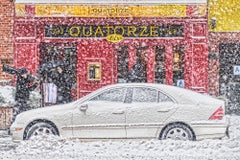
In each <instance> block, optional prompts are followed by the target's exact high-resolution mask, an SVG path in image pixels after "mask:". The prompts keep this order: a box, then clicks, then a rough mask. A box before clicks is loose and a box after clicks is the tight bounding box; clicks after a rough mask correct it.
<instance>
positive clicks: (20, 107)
mask: <svg viewBox="0 0 240 160" xmlns="http://www.w3.org/2000/svg"><path fill="white" fill-rule="evenodd" d="M16 75H17V83H16V93H15V101H16V104H15V106H14V108H13V117H12V123H13V122H14V120H15V118H16V116H17V115H18V114H19V113H21V112H24V111H27V110H29V109H30V105H29V97H30V92H31V91H33V90H35V89H36V88H37V86H38V85H39V83H40V81H39V80H37V81H36V82H35V83H33V81H34V80H33V78H32V77H31V75H29V74H28V71H27V69H26V68H21V69H19V70H18V72H17V74H16Z"/></svg>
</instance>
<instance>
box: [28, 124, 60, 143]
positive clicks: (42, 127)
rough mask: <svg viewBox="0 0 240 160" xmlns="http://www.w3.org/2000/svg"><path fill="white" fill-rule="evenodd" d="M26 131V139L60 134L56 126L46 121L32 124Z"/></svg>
mask: <svg viewBox="0 0 240 160" xmlns="http://www.w3.org/2000/svg"><path fill="white" fill-rule="evenodd" d="M26 133H27V134H26V138H25V139H26V140H28V139H30V138H31V137H33V136H38V135H58V132H57V130H56V128H55V127H53V126H52V125H50V124H48V123H45V122H37V123H35V124H33V125H31V126H30V127H29V128H28V129H27V132H26Z"/></svg>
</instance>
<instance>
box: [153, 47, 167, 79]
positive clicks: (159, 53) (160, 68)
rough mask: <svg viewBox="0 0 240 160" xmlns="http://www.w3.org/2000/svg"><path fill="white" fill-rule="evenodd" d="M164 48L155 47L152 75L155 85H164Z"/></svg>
mask: <svg viewBox="0 0 240 160" xmlns="http://www.w3.org/2000/svg"><path fill="white" fill-rule="evenodd" d="M165 68H166V65H165V47H164V46H156V47H155V65H154V75H155V83H161V84H165V83H166V71H165Z"/></svg>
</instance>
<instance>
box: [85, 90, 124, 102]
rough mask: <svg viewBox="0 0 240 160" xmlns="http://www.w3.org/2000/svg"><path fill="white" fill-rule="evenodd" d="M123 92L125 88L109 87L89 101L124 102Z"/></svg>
mask: <svg viewBox="0 0 240 160" xmlns="http://www.w3.org/2000/svg"><path fill="white" fill-rule="evenodd" d="M125 94H126V88H117V89H111V90H107V91H105V92H103V93H101V94H99V95H98V96H96V97H94V98H92V99H91V100H90V101H109V102H124V99H125Z"/></svg>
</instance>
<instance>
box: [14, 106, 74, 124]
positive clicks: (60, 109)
mask: <svg viewBox="0 0 240 160" xmlns="http://www.w3.org/2000/svg"><path fill="white" fill-rule="evenodd" d="M74 104H75V103H74V102H72V103H68V104H62V105H53V106H49V107H43V108H38V109H33V110H29V111H26V112H23V113H21V114H19V115H17V117H16V122H18V123H26V122H29V121H33V120H35V119H41V118H45V119H49V118H51V117H53V116H54V115H56V114H58V113H64V112H67V111H69V110H71V109H73V108H74V107H75V105H74Z"/></svg>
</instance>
